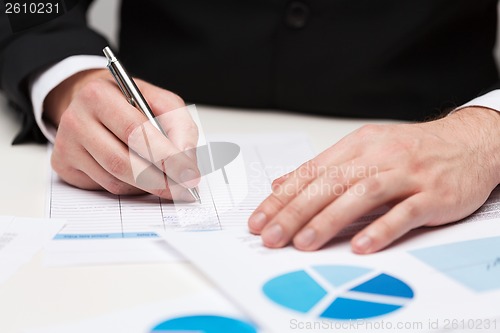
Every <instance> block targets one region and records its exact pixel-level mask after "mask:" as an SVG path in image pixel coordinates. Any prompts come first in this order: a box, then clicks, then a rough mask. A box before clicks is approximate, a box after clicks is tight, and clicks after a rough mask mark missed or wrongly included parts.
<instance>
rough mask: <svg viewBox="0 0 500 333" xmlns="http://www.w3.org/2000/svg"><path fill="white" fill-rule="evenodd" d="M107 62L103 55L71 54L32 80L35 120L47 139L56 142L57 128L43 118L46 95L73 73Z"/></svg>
mask: <svg viewBox="0 0 500 333" xmlns="http://www.w3.org/2000/svg"><path fill="white" fill-rule="evenodd" d="M106 63H107V61H106V58H105V57H101V56H94V55H77V56H71V57H68V58H66V59H64V60H62V61H60V62H58V63H56V64H55V65H52V66H51V67H49V68H48V69H46V70H45V71H43V72H41V73H38V74H37V75H36V76H35V77H34V78H33V79H32V80H31V83H30V95H31V103H32V104H33V112H34V115H35V121H36V123H37V125H38V127H39V128H40V130H41V131H42V133H43V135H44V136H45V137H46V138H47V140H49V141H50V142H52V143H54V140H55V136H56V128H55V127H54V126H53V125H52V124H50V123H48V122H47V121H45V120H44V119H43V102H44V100H45V97H47V95H48V94H49V93H50V92H51V91H52V89H54V88H55V87H57V85H59V84H60V83H61V82H63V81H64V80H66V79H67V78H69V77H71V76H72V75H74V74H76V73H78V72H82V71H85V70H89V69H97V68H105V67H106Z"/></svg>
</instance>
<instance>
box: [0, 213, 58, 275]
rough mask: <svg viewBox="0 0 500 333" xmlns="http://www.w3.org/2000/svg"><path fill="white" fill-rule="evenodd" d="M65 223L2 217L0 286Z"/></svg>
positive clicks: (0, 228) (0, 231) (0, 226)
mask: <svg viewBox="0 0 500 333" xmlns="http://www.w3.org/2000/svg"><path fill="white" fill-rule="evenodd" d="M63 225H64V221H56V220H48V219H32V218H19V217H12V216H1V217H0V284H2V283H3V282H5V281H6V280H7V279H8V278H9V277H10V276H11V275H12V274H14V273H15V272H16V271H17V270H18V269H19V268H20V267H21V266H22V265H23V264H25V263H27V262H29V261H30V260H31V258H32V257H33V256H34V255H35V254H36V253H37V252H38V251H40V250H41V249H42V247H43V246H44V245H45V244H46V243H48V242H49V241H50V240H51V239H52V237H54V235H55V234H56V233H57V232H58V231H59V230H61V228H62V226H63Z"/></svg>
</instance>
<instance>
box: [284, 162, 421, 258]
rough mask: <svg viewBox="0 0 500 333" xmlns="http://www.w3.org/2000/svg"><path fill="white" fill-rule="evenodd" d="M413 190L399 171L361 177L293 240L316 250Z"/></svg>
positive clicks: (296, 245) (296, 243)
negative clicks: (363, 217)
mask: <svg viewBox="0 0 500 333" xmlns="http://www.w3.org/2000/svg"><path fill="white" fill-rule="evenodd" d="M412 191H414V186H413V184H412V183H410V181H409V180H408V177H405V175H404V174H402V173H399V172H385V173H380V174H377V175H375V176H372V177H367V178H364V179H361V180H359V181H358V182H357V183H354V184H353V185H352V186H351V187H350V188H349V189H348V190H347V191H346V192H345V193H344V194H342V195H341V196H340V197H339V198H338V199H337V200H335V201H334V202H332V203H331V204H329V205H328V206H326V207H325V208H324V209H323V210H322V211H321V212H320V213H319V214H317V215H316V216H314V217H313V218H312V219H311V221H310V222H309V223H308V224H307V225H306V226H305V227H304V228H303V229H302V230H301V231H300V232H299V233H298V234H297V235H296V236H295V237H294V239H293V243H294V245H295V247H297V248H298V249H300V250H304V251H314V250H317V249H319V248H320V247H321V246H323V245H324V244H325V243H327V242H328V241H329V240H331V239H332V238H333V237H335V235H337V234H338V232H339V231H341V230H342V229H343V228H344V227H346V226H347V225H348V224H350V223H352V222H354V221H355V220H357V219H358V218H360V217H362V216H363V215H365V214H368V213H369V212H370V211H372V210H374V209H375V208H378V207H380V206H383V205H384V204H385V203H387V202H389V201H391V200H394V199H395V198H401V197H404V196H408V195H410V193H411V192H412Z"/></svg>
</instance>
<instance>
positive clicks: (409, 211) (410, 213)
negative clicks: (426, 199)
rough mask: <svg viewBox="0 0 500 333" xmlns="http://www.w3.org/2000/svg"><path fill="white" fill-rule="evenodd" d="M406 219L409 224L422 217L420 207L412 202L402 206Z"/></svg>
mask: <svg viewBox="0 0 500 333" xmlns="http://www.w3.org/2000/svg"><path fill="white" fill-rule="evenodd" d="M401 209H402V210H403V215H404V219H406V220H407V221H408V222H411V221H413V220H415V219H416V218H417V217H418V216H419V215H420V207H419V206H418V205H417V204H415V203H412V202H405V203H402V204H401Z"/></svg>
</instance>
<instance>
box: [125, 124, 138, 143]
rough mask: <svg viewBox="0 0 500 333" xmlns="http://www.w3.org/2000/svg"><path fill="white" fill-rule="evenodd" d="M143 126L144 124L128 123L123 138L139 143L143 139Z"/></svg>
mask: <svg viewBox="0 0 500 333" xmlns="http://www.w3.org/2000/svg"><path fill="white" fill-rule="evenodd" d="M141 126H142V123H140V122H136V121H130V122H129V123H127V125H126V126H125V128H124V130H123V136H124V138H125V139H126V140H128V141H129V142H130V141H133V142H135V141H138V140H140V139H141V138H142V136H141V135H140V127H141Z"/></svg>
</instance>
